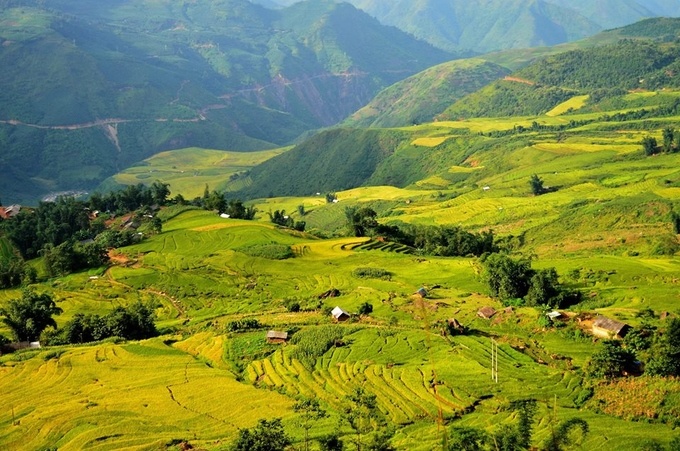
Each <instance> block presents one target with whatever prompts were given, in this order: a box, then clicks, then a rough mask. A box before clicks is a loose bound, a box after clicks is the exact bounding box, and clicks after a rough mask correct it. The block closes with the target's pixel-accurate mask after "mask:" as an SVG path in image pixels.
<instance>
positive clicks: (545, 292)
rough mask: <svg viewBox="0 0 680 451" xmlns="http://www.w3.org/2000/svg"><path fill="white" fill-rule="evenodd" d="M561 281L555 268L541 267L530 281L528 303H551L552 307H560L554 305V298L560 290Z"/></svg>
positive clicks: (533, 304)
mask: <svg viewBox="0 0 680 451" xmlns="http://www.w3.org/2000/svg"><path fill="white" fill-rule="evenodd" d="M559 287H560V283H559V281H558V280H557V271H555V268H549V269H541V270H538V271H536V273H535V274H534V275H533V276H532V277H531V279H530V281H529V289H528V291H527V295H526V298H525V299H526V305H528V306H537V305H544V304H547V305H550V306H551V307H559V305H554V302H553V300H554V299H555V298H556V297H557V295H558V294H559V292H560V290H559Z"/></svg>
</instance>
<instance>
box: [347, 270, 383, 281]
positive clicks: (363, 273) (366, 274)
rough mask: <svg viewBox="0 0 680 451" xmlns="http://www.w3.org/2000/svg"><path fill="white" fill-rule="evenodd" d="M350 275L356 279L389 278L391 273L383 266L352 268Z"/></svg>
mask: <svg viewBox="0 0 680 451" xmlns="http://www.w3.org/2000/svg"><path fill="white" fill-rule="evenodd" d="M352 276H354V277H356V278H358V279H383V280H389V279H391V278H392V273H391V272H389V271H387V270H386V269H383V268H367V267H361V268H354V270H352Z"/></svg>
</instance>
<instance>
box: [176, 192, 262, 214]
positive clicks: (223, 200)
mask: <svg viewBox="0 0 680 451" xmlns="http://www.w3.org/2000/svg"><path fill="white" fill-rule="evenodd" d="M181 203H187V202H185V201H184V200H183V199H181ZM191 204H192V205H195V206H198V207H201V208H203V209H205V210H211V211H217V212H218V213H220V214H223V213H224V214H227V215H229V217H230V218H233V219H247V220H252V219H253V218H255V213H257V209H256V208H255V207H254V206H248V207H247V206H245V205H244V204H243V202H241V201H240V200H238V199H232V200H228V199H227V196H226V195H225V193H220V192H218V191H216V190H213V191H210V189H209V188H208V185H206V186H205V190H204V191H203V197H197V198H195V199H194V200H193V201H191Z"/></svg>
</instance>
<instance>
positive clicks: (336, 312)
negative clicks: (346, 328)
mask: <svg viewBox="0 0 680 451" xmlns="http://www.w3.org/2000/svg"><path fill="white" fill-rule="evenodd" d="M331 315H333V319H334V320H335V321H337V322H343V321H347V320H348V319H349V317H350V316H351V315H350V314H349V313H347V312H346V311H344V310H343V309H341V308H340V307H335V308H334V309H333V310H331Z"/></svg>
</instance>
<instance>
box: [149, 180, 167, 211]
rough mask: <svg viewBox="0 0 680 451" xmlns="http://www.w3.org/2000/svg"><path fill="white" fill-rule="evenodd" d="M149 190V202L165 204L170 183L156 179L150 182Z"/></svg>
mask: <svg viewBox="0 0 680 451" xmlns="http://www.w3.org/2000/svg"><path fill="white" fill-rule="evenodd" d="M150 191H151V202H153V203H154V204H158V205H165V204H167V203H168V196H169V195H170V184H168V183H163V182H161V181H159V180H156V181H155V182H153V183H152V184H151V188H150Z"/></svg>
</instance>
